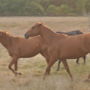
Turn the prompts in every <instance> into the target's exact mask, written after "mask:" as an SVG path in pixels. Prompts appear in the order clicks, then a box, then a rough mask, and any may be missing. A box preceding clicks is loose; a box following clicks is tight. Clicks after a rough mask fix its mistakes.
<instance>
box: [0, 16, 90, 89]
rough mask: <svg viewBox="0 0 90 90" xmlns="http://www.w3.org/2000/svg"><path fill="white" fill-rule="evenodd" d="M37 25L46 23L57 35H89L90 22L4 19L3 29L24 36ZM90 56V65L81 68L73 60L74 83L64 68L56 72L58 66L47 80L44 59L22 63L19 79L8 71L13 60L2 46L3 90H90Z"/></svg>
mask: <svg viewBox="0 0 90 90" xmlns="http://www.w3.org/2000/svg"><path fill="white" fill-rule="evenodd" d="M36 22H44V23H46V24H47V25H49V26H50V27H51V28H52V29H53V30H54V31H70V30H74V29H80V30H82V31H84V32H88V31H89V28H88V25H89V22H88V18H87V17H57V18H56V17H3V18H2V17H0V29H1V30H2V29H3V30H6V31H8V32H10V33H12V34H14V35H17V36H18V35H19V36H23V35H24V33H25V32H26V31H27V30H28V29H29V28H30V27H31V26H32V25H33V24H34V23H36ZM89 58H90V56H89V55H88V57H87V64H86V65H84V64H83V60H82V59H81V60H80V63H81V64H80V65H77V64H76V63H75V60H69V61H68V62H69V66H70V70H71V72H72V74H73V76H74V81H71V80H70V78H69V76H68V74H67V73H66V71H65V69H64V68H63V65H61V70H60V71H59V72H57V71H56V68H57V63H56V64H55V65H54V66H53V67H52V72H51V75H50V76H48V77H47V79H46V80H43V79H42V78H43V73H44V71H45V68H46V62H45V60H44V58H43V57H42V56H41V55H37V56H36V57H33V58H27V59H20V60H19V71H21V72H22V73H23V75H22V76H17V77H15V76H14V75H13V74H12V72H11V71H10V70H9V69H8V64H9V62H10V57H9V56H8V53H7V50H6V49H5V48H4V47H3V46H1V45H0V90H37V89H38V90H90V83H88V82H84V80H85V79H86V78H87V75H88V74H89V73H90V69H89V68H90V60H89Z"/></svg>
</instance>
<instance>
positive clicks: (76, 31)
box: [56, 30, 86, 71]
mask: <svg viewBox="0 0 90 90" xmlns="http://www.w3.org/2000/svg"><path fill="white" fill-rule="evenodd" d="M56 33H60V34H66V35H71V36H75V35H80V34H83V32H81V31H80V30H74V31H70V32H56ZM82 58H83V60H84V64H85V63H86V56H82ZM60 63H61V61H60V60H59V62H58V68H57V71H59V69H60ZM76 63H77V64H79V58H77V60H76Z"/></svg>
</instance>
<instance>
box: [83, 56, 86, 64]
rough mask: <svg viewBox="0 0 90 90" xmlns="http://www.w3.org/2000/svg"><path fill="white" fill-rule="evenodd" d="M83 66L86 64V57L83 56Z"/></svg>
mask: <svg viewBox="0 0 90 90" xmlns="http://www.w3.org/2000/svg"><path fill="white" fill-rule="evenodd" d="M83 60H84V64H85V63H86V56H83Z"/></svg>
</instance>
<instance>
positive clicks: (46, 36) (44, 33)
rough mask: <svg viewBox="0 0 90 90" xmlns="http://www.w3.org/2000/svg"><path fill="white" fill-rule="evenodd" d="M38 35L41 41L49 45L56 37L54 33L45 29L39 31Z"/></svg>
mask: <svg viewBox="0 0 90 90" xmlns="http://www.w3.org/2000/svg"><path fill="white" fill-rule="evenodd" d="M40 35H41V37H42V39H43V40H44V41H45V42H47V43H51V42H52V41H53V39H54V37H55V36H56V34H55V33H54V32H52V31H51V30H50V29H48V28H46V27H44V28H41V29H40Z"/></svg>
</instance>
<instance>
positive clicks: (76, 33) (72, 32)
mask: <svg viewBox="0 0 90 90" xmlns="http://www.w3.org/2000/svg"><path fill="white" fill-rule="evenodd" d="M56 33H61V34H67V35H79V34H83V32H81V31H80V30H74V31H70V32H56Z"/></svg>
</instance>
